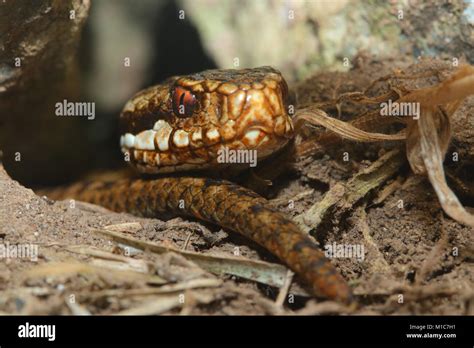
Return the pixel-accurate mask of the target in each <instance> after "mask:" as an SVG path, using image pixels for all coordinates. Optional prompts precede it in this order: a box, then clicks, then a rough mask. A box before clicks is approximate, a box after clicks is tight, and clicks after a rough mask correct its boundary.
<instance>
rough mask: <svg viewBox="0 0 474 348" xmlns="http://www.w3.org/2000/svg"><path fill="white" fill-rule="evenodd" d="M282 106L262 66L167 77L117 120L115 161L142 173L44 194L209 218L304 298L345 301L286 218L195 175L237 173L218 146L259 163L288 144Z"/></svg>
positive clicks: (274, 73) (338, 278) (274, 78)
mask: <svg viewBox="0 0 474 348" xmlns="http://www.w3.org/2000/svg"><path fill="white" fill-rule="evenodd" d="M289 100H290V98H289V92H288V85H287V83H286V81H285V79H284V77H283V76H282V74H281V73H280V72H279V71H278V70H276V69H274V68H272V67H269V66H264V67H259V68H252V69H213V70H206V71H203V72H199V73H194V74H189V75H185V76H174V77H170V78H168V79H166V80H165V81H164V82H162V83H161V84H158V85H155V86H152V87H149V88H146V89H144V90H142V91H140V92H138V93H137V94H135V95H134V96H133V97H132V98H131V99H130V100H129V101H128V102H127V103H126V104H125V106H124V108H123V110H122V112H121V114H120V117H119V124H120V127H119V128H120V148H121V151H122V153H123V155H124V159H125V160H126V161H127V162H128V163H129V164H130V165H131V166H132V167H133V168H135V169H136V171H138V172H139V173H141V174H144V175H143V176H142V177H140V178H126V179H120V180H115V181H110V182H100V181H95V182H79V183H76V184H72V185H70V186H68V187H66V188H63V189H62V190H57V191H53V192H51V193H50V194H49V196H50V197H51V198H54V199H60V198H61V199H64V198H74V199H77V200H81V201H86V202H90V203H95V204H98V205H101V206H104V207H106V208H108V209H110V210H113V211H116V212H127V213H131V214H133V215H137V216H143V217H151V218H153V217H158V216H165V215H171V216H182V217H191V218H195V219H198V220H201V221H205V222H209V223H211V224H214V225H217V226H220V227H222V228H224V229H227V230H230V231H233V232H236V233H239V234H241V235H243V236H244V237H246V238H248V239H250V240H252V241H254V242H256V243H257V244H259V245H260V246H262V247H263V248H265V249H266V250H268V251H269V252H270V253H272V254H274V255H275V256H277V257H278V258H279V259H280V260H281V261H282V262H283V263H284V264H286V265H287V266H288V267H289V268H290V269H291V270H292V271H293V272H295V273H296V275H297V276H298V277H299V279H301V280H302V282H303V284H304V285H305V287H306V288H307V291H308V292H309V293H310V294H311V295H313V296H316V297H321V298H327V299H330V300H334V301H338V302H342V303H351V302H353V295H352V291H351V289H350V287H349V285H348V284H347V282H346V280H345V279H344V278H343V277H342V275H341V274H340V273H339V272H338V271H337V270H336V268H335V267H334V266H333V264H332V263H331V262H330V260H329V259H328V258H326V257H325V255H324V253H323V251H322V250H321V249H320V247H319V246H318V244H317V243H316V242H315V240H314V239H313V238H312V237H311V236H309V235H308V234H307V233H305V232H303V231H302V230H301V229H300V228H299V227H298V226H297V225H296V224H295V223H294V222H293V221H292V220H291V219H290V218H289V217H288V216H286V215H285V214H284V213H282V212H280V211H278V210H277V209H275V208H274V207H272V206H271V205H270V204H269V201H268V200H267V199H265V198H263V197H262V196H260V195H258V194H257V193H255V192H254V191H252V190H250V189H247V188H245V187H243V186H239V185H237V184H235V183H233V182H231V181H227V180H223V179H219V178H217V179H216V178H212V177H206V176H200V175H199V174H195V173H196V172H198V173H199V172H202V170H206V171H208V172H209V171H210V172H218V171H222V170H224V171H226V170H230V168H231V167H233V166H240V167H242V166H243V167H245V164H242V163H240V164H234V163H223V162H222V161H220V160H219V154H220V153H222V151H224V150H227V151H235V152H234V153H239V152H238V151H240V153H242V151H244V152H245V151H255V154H256V158H257V161H261V160H264V159H266V158H268V157H270V156H272V155H273V154H275V153H277V152H278V151H280V150H282V149H283V148H285V147H287V146H291V145H289V144H290V143H291V140H292V139H293V138H294V136H295V129H294V126H293V122H292V117H291V116H290V112H289ZM247 167H248V165H247ZM189 173H192V174H189ZM177 174H179V175H177ZM55 192H56V193H55Z"/></svg>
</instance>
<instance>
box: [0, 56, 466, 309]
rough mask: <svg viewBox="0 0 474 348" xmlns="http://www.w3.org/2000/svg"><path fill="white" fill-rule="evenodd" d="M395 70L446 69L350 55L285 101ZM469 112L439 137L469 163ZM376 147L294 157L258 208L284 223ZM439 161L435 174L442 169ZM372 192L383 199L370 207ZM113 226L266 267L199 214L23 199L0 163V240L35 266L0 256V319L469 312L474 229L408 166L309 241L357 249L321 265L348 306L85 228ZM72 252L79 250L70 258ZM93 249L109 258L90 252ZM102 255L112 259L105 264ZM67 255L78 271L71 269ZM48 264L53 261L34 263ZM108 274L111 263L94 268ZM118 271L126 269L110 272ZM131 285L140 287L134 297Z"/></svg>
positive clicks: (357, 86)
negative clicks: (334, 277) (348, 63)
mask: <svg viewBox="0 0 474 348" xmlns="http://www.w3.org/2000/svg"><path fill="white" fill-rule="evenodd" d="M439 64H441V65H439ZM443 64H444V65H443ZM395 65H397V66H398V67H402V68H403V69H405V68H406V69H408V71H410V73H414V72H415V71H417V69H418V70H419V71H422V70H426V69H430V68H431V69H432V68H439V67H440V66H446V64H445V63H439V62H436V61H424V62H420V63H419V64H417V65H415V66H412V67H408V65H409V64H408V63H403V62H401V63H397V64H395V63H394V62H393V61H388V62H384V63H380V62H373V61H363V62H359V63H357V64H355V67H354V69H353V70H352V71H351V72H350V73H348V74H344V73H321V74H319V75H316V76H315V77H312V78H310V79H308V80H307V81H306V82H304V83H302V84H300V85H298V86H297V87H296V88H297V92H298V97H299V100H298V102H299V103H300V105H305V103H306V104H308V103H311V102H319V101H322V100H325V99H327V98H331V95H332V94H334V93H336V94H337V93H342V92H346V91H351V90H362V89H363V88H364V86H367V85H368V83H369V82H370V80H372V79H374V78H376V77H377V76H381V75H384V74H386V73H389V72H391V71H392V70H393V69H394V67H395ZM341 80H342V81H341ZM430 82H431V81H427V82H426V83H430ZM407 83H408V84H409V82H407ZM417 84H418V85H417V87H421V86H422V85H423V83H421V82H419V81H418V82H417ZM314 95H316V97H314ZM342 108H343V110H345V111H347V113H351V112H352V113H354V112H356V111H357V110H352V109H350V107H349V106H344V105H343V106H342ZM472 110H474V100H473V98H470V99H468V100H466V101H465V102H464V104H463V105H462V107H461V108H460V109H459V110H458V111H457V112H456V114H455V115H454V118H453V130H454V134H453V137H454V140H453V142H452V143H453V146H456V149H459V152H460V153H461V154H462V155H463V156H464V157H462V158H463V159H462V160H461V162H462V163H463V165H467V164H466V163H473V160H474V157H472V154H473V149H474V147H473V146H472V141H473V140H472V138H473V134H474V132H473V130H474V124H473V122H474V121H473V118H472V117H468V116H469V114H472ZM471 116H472V115H471ZM466 122H467V125H466ZM466 129H468V130H469V131H466ZM386 146H387V145H386V144H385V145H383V146H375V145H370V146H368V145H364V144H353V143H350V142H344V143H343V146H339V147H337V148H333V149H328V151H327V152H326V153H325V154H323V155H321V156H316V157H314V158H310V159H306V160H304V161H300V162H298V163H297V166H296V168H297V170H296V171H295V172H293V173H292V175H287V176H284V177H281V178H279V179H278V180H277V182H275V185H274V189H272V190H271V192H270V195H269V196H270V197H271V202H272V203H273V204H274V205H275V206H276V207H278V208H279V209H280V210H282V211H284V212H286V213H288V214H289V215H290V216H292V217H295V216H297V215H299V214H301V213H302V212H305V211H306V210H307V209H308V208H309V207H310V206H312V205H313V204H314V203H316V202H318V201H320V200H321V198H322V197H323V195H324V193H325V192H327V191H328V190H329V189H330V188H331V187H333V186H334V185H335V184H337V183H338V182H345V181H346V180H348V179H349V178H350V177H352V176H353V175H354V174H355V173H356V172H357V171H358V170H360V169H361V168H365V167H367V166H369V165H370V163H372V162H373V161H375V160H377V158H378V156H379V154H380V153H381V151H382V152H383V151H386V149H384V147H386ZM391 146H392V147H393V146H396V145H394V144H392V145H391ZM343 151H349V153H350V154H351V156H352V157H351V158H352V159H351V161H349V162H344V161H343V160H341V153H343ZM446 162H447V163H446V166H447V167H448V169H449V168H451V167H453V166H455V164H454V163H451V162H450V163H448V162H449V161H446ZM462 179H463V180H466V178H462ZM469 179H470V178H469V177H468V178H467V180H469ZM470 180H472V177H471V179H470ZM390 188H393V189H391V190H390ZM388 190H390V191H388ZM382 191H383V192H388V193H387V194H386V195H385V197H384V198H383V199H380V200H378V201H377V200H376V198H377V197H380V195H381V194H382ZM290 200H294V206H293V205H292V206H291V208H290V206H289V205H288V204H287V203H288V202H289V201H290ZM463 202H464V204H465V205H466V206H467V207H466V208H467V209H468V211H469V212H470V213H474V206H471V207H470V206H469V204H470V202H471V204H472V200H471V201H469V199H466V200H464V201H463ZM122 223H138V224H139V225H137V224H135V225H132V226H134V227H133V228H125V230H127V232H128V233H129V235H130V236H131V237H133V238H136V239H140V240H144V241H152V242H155V243H159V244H161V245H164V246H167V247H173V248H176V249H180V250H182V249H183V248H185V249H186V250H187V251H195V252H198V253H202V254H205V255H223V256H236V255H235V252H236V250H238V252H239V253H238V255H237V257H242V258H248V259H252V260H264V261H267V262H271V263H277V262H278V261H277V260H276V259H275V258H274V257H273V256H272V255H270V254H269V253H267V252H266V251H264V250H263V249H261V248H260V247H258V246H256V245H255V244H254V243H252V242H249V241H247V240H245V239H244V238H242V237H239V236H237V235H235V234H233V233H228V232H226V231H223V230H222V229H220V228H219V227H216V226H210V225H204V224H201V223H199V222H198V221H189V220H185V219H181V218H175V219H172V220H168V221H162V220H160V219H158V218H157V219H143V218H138V217H135V216H132V215H128V214H117V213H114V212H110V211H107V210H105V209H103V208H101V207H97V206H94V205H90V204H86V203H81V202H74V201H56V202H55V201H51V200H49V199H47V198H45V197H40V196H38V195H35V193H34V192H33V191H32V190H30V189H28V188H25V187H23V186H22V185H20V184H19V183H18V182H16V181H14V180H12V179H11V178H10V177H9V176H8V174H7V173H6V172H5V171H4V170H3V168H0V242H1V243H2V244H3V245H7V244H9V245H16V244H23V245H24V244H32V245H37V246H38V259H37V261H33V260H31V259H30V258H29V257H6V258H4V260H3V262H1V263H0V280H1V281H0V311H1V312H2V313H4V314H6V313H8V314H88V313H91V314H127V313H135V314H137V313H138V314H140V313H144V314H153V313H160V314H161V313H165V314H180V313H181V314H196V315H204V314H212V315H221V314H231V315H235V314H243V315H264V314H332V313H334V314H342V313H350V314H370V315H381V314H390V315H394V314H442V315H448V314H449V315H461V314H468V315H473V314H474V286H473V284H474V263H473V262H474V233H473V232H474V231H473V229H472V228H469V227H465V226H463V225H461V224H459V223H457V222H455V221H453V220H452V219H450V218H449V217H447V216H445V215H444V214H443V212H442V209H441V207H440V205H439V203H438V200H437V196H436V194H435V192H434V190H433V189H432V187H431V185H430V183H429V182H428V180H427V179H426V178H424V177H420V176H415V175H413V174H412V173H411V172H410V170H409V167H408V166H405V167H403V168H401V169H400V172H399V173H398V174H397V175H396V176H395V177H393V178H392V179H390V180H389V181H387V182H386V183H385V184H384V185H383V186H382V187H381V189H379V190H377V192H372V194H371V195H369V196H368V197H366V198H364V199H363V201H362V202H360V203H358V204H357V205H355V206H353V207H351V209H350V213H349V214H344V215H341V216H339V215H337V214H335V215H334V218H333V219H332V220H331V221H329V222H328V223H327V224H325V225H324V228H325V230H324V234H323V235H321V236H320V237H318V238H317V239H318V241H319V242H320V244H321V245H322V244H323V243H324V244H331V243H338V244H345V245H363V246H364V250H365V253H364V257H363V259H362V260H360V259H357V258H354V257H352V258H333V259H332V262H333V263H334V265H335V266H336V267H337V269H338V270H339V271H340V272H341V274H342V275H343V276H344V277H345V278H346V279H347V280H348V282H349V284H350V285H351V286H352V287H353V291H354V294H355V295H356V298H357V301H358V302H359V306H358V308H357V309H350V308H346V307H343V306H341V305H338V304H335V303H332V302H330V301H326V300H324V299H311V298H309V297H308V296H305V295H304V293H303V292H302V291H301V289H299V288H298V287H297V286H292V287H290V289H289V293H288V296H286V297H285V301H284V304H283V306H280V305H279V304H278V299H277V297H278V293H279V290H278V289H276V288H274V287H270V286H268V285H263V284H259V283H256V282H253V281H249V280H244V279H241V278H236V277H235V276H229V275H214V274H211V273H209V272H207V271H205V270H203V269H201V268H199V267H198V266H196V265H195V264H194V263H193V262H190V261H187V260H186V259H185V258H184V257H183V256H181V255H178V254H176V253H163V254H157V253H152V252H150V251H140V250H137V249H133V248H132V249H130V248H126V247H124V246H123V245H120V244H119V243H116V242H113V241H111V240H110V239H108V238H105V237H104V236H102V235H100V234H97V233H95V232H94V230H96V229H101V228H104V227H105V226H110V225H117V224H122ZM120 226H123V225H120ZM80 248H82V251H83V252H78V250H79V249H80ZM236 248H238V249H236ZM84 250H85V252H84ZM93 251H97V252H108V254H106V256H104V255H105V254H103V255H101V256H98V255H97V254H94V252H93ZM112 255H115V256H117V258H118V259H117V260H112V259H113V257H112ZM120 256H127V257H128V256H130V257H131V258H132V259H133V260H138V261H137V264H136V265H135V267H138V268H139V267H141V268H140V270H136V271H134V272H132V271H131V270H130V267H131V265H132V264H131V263H127V262H126V261H124V260H123V259H125V258H123V259H120ZM107 259H108V260H107ZM112 261H115V263H114V262H112ZM78 262H79V263H80V265H82V266H81V267H82V268H74V267H73V266H71V265H77V263H78ZM107 262H108V263H107ZM47 265H52V266H53V267H52V268H49V269H45V268H44V267H45V266H47ZM84 265H85V266H84ZM86 266H94V268H91V269H88V268H87V267H86ZM106 266H107V267H106ZM112 266H113V267H112ZM41 267H43V268H41ZM138 268H137V269H138ZM101 269H102V271H101ZM109 269H112V270H110V271H106V272H103V270H109ZM124 269H125V270H124ZM126 271H128V272H132V273H133V276H132V275H130V274H132V273H130V274H129V275H127V274H126V273H121V272H126ZM196 279H199V280H203V279H204V280H206V281H208V282H209V284H208V285H205V286H202V287H194V288H192V289H187V290H182V291H177V292H176V291H175V292H167V293H165V294H157V293H150V294H146V293H145V290H150V289H155V290H156V289H158V288H160V287H164V286H169V285H179V284H182V283H186V282H189V281H191V280H196ZM294 282H297V279H296V280H295V281H294ZM212 284H214V285H212ZM131 290H141V291H142V293H139V294H136V293H135V294H134V293H133V291H131ZM107 291H109V292H110V293H107ZM104 293H105V294H104ZM294 294H296V295H294ZM183 295H184V296H183ZM180 296H183V297H180ZM176 298H179V299H181V298H183V299H185V300H184V303H182V302H183V301H180V302H178V303H177V302H176Z"/></svg>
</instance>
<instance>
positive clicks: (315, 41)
mask: <svg viewBox="0 0 474 348" xmlns="http://www.w3.org/2000/svg"><path fill="white" fill-rule="evenodd" d="M473 28H474V3H473V2H468V1H461V0H453V1H348V0H338V1H335V0H330V1H320V0H258V1H253V0H182V1H178V0H160V1H156V0H141V1H132V0H100V1H94V2H90V1H88V0H67V1H66V0H64V1H60V0H41V1H27V0H17V1H6V2H0V149H1V150H2V161H3V164H4V165H5V167H6V169H7V171H8V172H9V173H10V175H12V176H13V177H14V178H15V179H17V180H19V181H21V182H22V183H24V184H26V185H33V186H34V185H50V184H51V185H53V184H54V185H56V184H61V183H65V182H70V181H73V180H76V179H79V178H80V177H81V176H83V175H84V173H86V172H88V171H90V170H93V169H103V168H117V167H119V166H122V165H123V161H122V157H121V153H120V151H119V147H118V130H117V117H118V115H119V113H120V111H121V109H122V107H123V105H124V104H125V102H126V101H127V100H128V99H129V98H130V97H131V96H132V95H133V94H134V93H136V92H137V91H138V90H140V89H142V88H144V87H146V86H149V85H153V84H156V83H159V82H160V81H162V80H163V79H165V78H166V77H168V76H171V75H176V74H186V73H191V72H196V71H200V70H204V69H211V68H246V67H256V66H261V65H271V66H273V67H275V68H277V69H279V70H281V71H282V72H283V74H284V76H285V77H286V79H287V80H288V81H289V82H290V86H291V84H292V83H294V82H296V81H300V80H302V79H304V78H306V77H308V76H310V75H311V74H312V73H314V72H316V71H319V70H326V69H330V70H348V69H350V67H351V64H352V63H353V58H354V57H355V56H356V55H357V54H358V53H359V52H365V53H366V54H369V55H376V56H377V57H378V58H380V59H383V58H384V57H397V56H400V57H405V56H410V57H413V59H414V60H415V59H416V58H417V57H419V56H425V55H428V56H436V57H439V58H445V59H460V60H461V59H464V60H466V61H468V62H470V63H474V49H473V48H474V30H473ZM64 99H67V100H68V101H80V102H94V103H95V113H96V115H95V119H94V120H87V117H57V116H56V115H55V108H54V105H55V104H56V103H57V102H62V101H63V100H64Z"/></svg>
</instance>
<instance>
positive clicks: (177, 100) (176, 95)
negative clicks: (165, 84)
mask: <svg viewBox="0 0 474 348" xmlns="http://www.w3.org/2000/svg"><path fill="white" fill-rule="evenodd" d="M196 106H197V99H196V96H195V95H194V94H192V93H191V92H190V91H188V90H187V89H184V88H181V87H176V88H175V89H174V91H173V112H174V114H175V115H176V116H178V117H182V118H184V117H190V116H191V115H192V114H193V112H194V110H195V109H196Z"/></svg>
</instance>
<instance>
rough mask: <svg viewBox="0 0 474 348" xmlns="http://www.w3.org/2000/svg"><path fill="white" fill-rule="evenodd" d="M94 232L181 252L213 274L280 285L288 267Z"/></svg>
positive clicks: (152, 248) (136, 245)
mask: <svg viewBox="0 0 474 348" xmlns="http://www.w3.org/2000/svg"><path fill="white" fill-rule="evenodd" d="M93 232H95V233H99V234H101V235H104V236H106V237H108V238H111V239H112V240H114V241H116V242H119V243H122V244H126V245H130V246H132V247H134V248H137V249H141V250H148V251H150V252H153V253H157V254H163V253H166V252H173V253H177V254H180V255H182V256H184V257H185V258H187V259H188V260H190V261H193V262H194V263H196V264H197V265H198V266H199V267H201V268H203V269H205V270H206V271H209V272H211V273H214V274H219V275H222V274H230V275H235V276H238V277H240V278H244V279H248V280H252V281H256V282H259V283H262V284H267V285H270V286H274V287H278V288H281V287H282V286H283V285H284V283H285V278H286V273H287V268H286V267H284V266H282V265H279V264H272V263H268V262H263V261H257V260H250V259H246V258H243V257H230V256H217V255H206V254H200V253H195V252H191V251H183V250H179V249H174V248H169V247H164V246H161V245H159V244H156V243H151V242H146V241H142V240H139V239H135V238H131V237H129V236H127V235H125V234H123V233H120V232H115V231H107V230H93Z"/></svg>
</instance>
